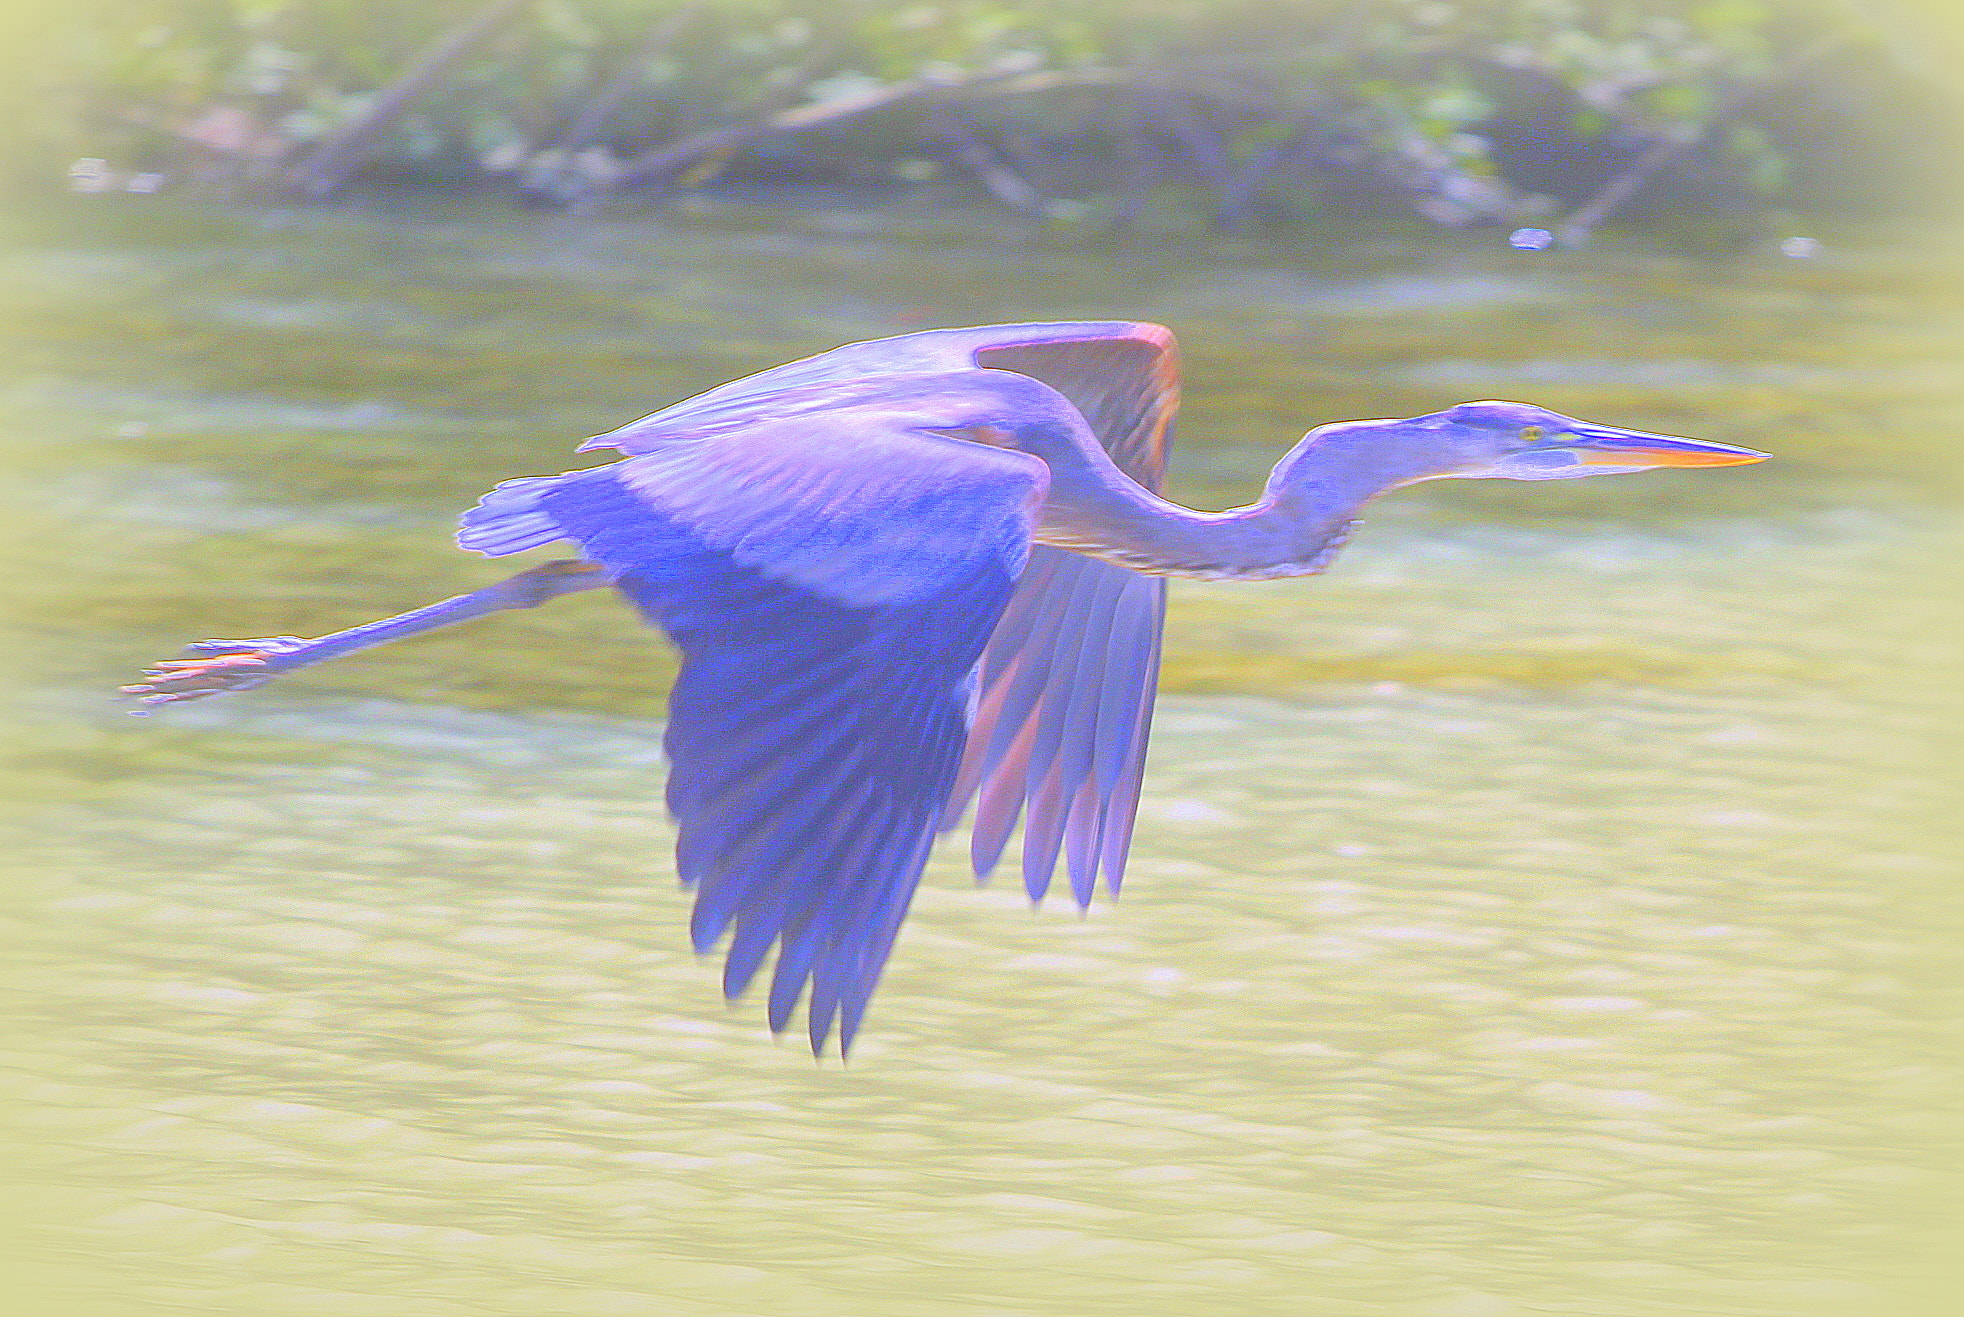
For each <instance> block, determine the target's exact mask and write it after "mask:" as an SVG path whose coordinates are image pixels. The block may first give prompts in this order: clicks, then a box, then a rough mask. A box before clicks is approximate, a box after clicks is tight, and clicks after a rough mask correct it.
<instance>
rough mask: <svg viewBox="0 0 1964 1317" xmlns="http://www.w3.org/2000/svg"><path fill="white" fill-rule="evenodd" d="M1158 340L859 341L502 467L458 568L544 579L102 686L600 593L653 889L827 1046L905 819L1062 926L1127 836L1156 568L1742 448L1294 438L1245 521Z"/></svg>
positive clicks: (463, 539) (178, 696)
mask: <svg viewBox="0 0 1964 1317" xmlns="http://www.w3.org/2000/svg"><path fill="white" fill-rule="evenodd" d="M1178 387H1179V370H1178V364H1177V359H1176V355H1175V348H1174V343H1173V338H1172V335H1171V334H1170V333H1168V332H1167V331H1166V330H1165V329H1163V328H1161V327H1159V326H1157V325H1148V324H1139V323H1133V322H1123V321H1112V322H1073V323H1063V324H1031V325H995V326H985V327H981V328H974V329H951V330H935V331H930V332H926V333H919V334H909V335H905V336H902V337H899V338H891V339H884V340H879V341H876V342H870V343H858V344H853V345H850V346H847V347H842V348H839V349H836V350H834V351H832V352H827V353H823V354H821V355H819V356H816V357H812V358H809V359H807V360H804V361H798V362H793V363H790V364H788V365H784V366H779V367H776V368H775V369H772V370H767V371H764V372H762V373H760V374H757V375H753V376H749V377H747V378H745V379H741V380H737V381H734V382H733V383H730V384H725V385H723V386H721V387H719V388H716V389H712V390H710V391H709V392H707V393H704V394H700V395H698V396H696V397H694V398H691V399H689V400H687V401H684V402H681V403H678V404H676V405H675V406H672V407H669V408H666V409H664V410H662V411H659V412H656V413H654V414H653V415H651V416H647V417H644V418H643V419H641V420H639V421H635V422H633V423H632V424H630V425H627V426H624V427H622V428H620V429H618V430H615V431H612V432H610V433H608V434H604V435H601V436H599V437H597V438H595V439H593V440H591V441H589V442H588V443H587V444H586V445H584V448H602V447H604V448H611V449H615V450H617V451H618V452H619V453H620V454H621V456H620V458H619V460H616V461H614V462H611V463H608V464H605V465H601V466H597V467H592V468H588V469H585V470H578V471H570V472H567V473H565V474H562V475H557V476H546V477H532V478H527V479H522V480H515V481H511V482H508V483H506V484H504V485H501V486H499V487H498V488H497V489H496V490H493V491H492V492H491V493H490V494H488V495H486V496H485V498H484V499H483V500H482V501H481V502H480V503H479V504H478V505H477V506H476V507H475V508H473V509H472V510H471V511H470V512H468V513H466V514H465V516H464V519H463V527H462V530H461V532H460V534H459V537H458V538H459V543H460V544H461V545H462V546H463V547H464V548H466V549H470V550H473V551H476V552H479V553H484V554H488V555H492V556H499V555H505V554H512V553H518V552H521V551H523V550H527V549H534V548H541V547H544V546H547V545H551V544H557V543H562V542H567V541H570V542H571V543H572V544H573V545H575V546H576V547H577V550H578V554H579V558H578V560H577V561H575V562H570V563H562V564H553V565H549V566H548V567H546V568H539V569H534V570H532V571H530V572H526V573H521V574H520V575H519V576H518V577H515V578H513V579H512V580H510V581H508V582H505V583H503V584H501V585H499V586H493V587H490V588H489V589H487V590H484V591H478V592H476V593H474V594H472V595H465V596H461V597H459V598H458V599H455V600H448V601H445V602H443V603H440V604H437V605H433V606H431V607H430V608H427V609H419V610H417V611H416V612H414V613H411V614H404V615H403V616H401V617H399V618H391V619H385V620H384V621H382V622H378V623H371V624H369V625H368V626H366V627H358V628H355V629H354V630H352V631H349V632H342V633H337V634H336V635H332V636H325V637H320V638H317V639H314V640H297V639H293V638H284V637H283V638H280V639H277V640H269V641H237V642H225V641H213V642H204V643H203V644H201V645H196V646H193V647H192V651H193V653H194V655H196V657H194V658H191V659H187V660H177V661H174V662H171V663H166V664H161V665H159V667H158V668H156V669H152V670H151V671H150V677H151V680H150V681H148V682H146V683H143V684H140V685H138V686H134V687H130V688H127V689H129V690H130V691H131V692H132V693H134V694H136V695H138V696H139V697H140V699H141V700H142V701H143V703H144V704H146V705H151V704H160V703H169V702H173V701H176V700H183V699H192V698H198V697H201V696H205V695H211V694H217V693H221V692H223V691H226V690H236V689H244V688H247V687H249V686H253V685H257V684H260V683H261V682H263V681H265V680H267V679H269V678H270V677H272V676H274V675H277V674H278V673H281V672H285V671H289V670H291V669H293V668H295V667H299V666H303V665H305V664H308V663H312V662H318V661H320V660H321V659H324V658H328V657H333V656H336V655H338V654H342V653H347V652H350V651H352V650H354V649H359V648H365V647H367V646H368V645H372V644H376V643H381V642H382V641H386V640H393V639H397V638H399V637H401V636H403V635H408V634H414V633H416V632H419V631H424V630H428V629H431V628H432V627H436V626H444V625H449V624H451V623H453V622H456V621H461V620H464V619H466V618H469V617H475V616H481V615H483V614H485V613H489V612H493V611H497V610H499V609H504V608H513V607H530V606H533V605H536V604H538V603H540V602H543V601H544V600H545V599H548V598H550V597H552V596H554V595H557V594H561V593H567V592H569V591H572V590H579V589H587V588H594V587H599V586H611V587H613V588H614V589H616V590H618V591H619V592H620V593H621V594H622V595H623V596H625V598H626V599H628V600H629V601H630V602H631V603H632V604H633V605H634V606H635V607H636V608H638V609H639V610H640V611H641V613H642V614H643V615H644V616H645V617H646V618H647V619H648V620H649V621H651V622H652V623H653V624H655V625H656V626H658V627H659V628H660V629H661V630H663V631H664V632H665V633H666V634H667V635H668V637H669V638H670V639H671V640H672V641H673V642H674V643H675V644H676V645H677V646H678V647H679V648H680V650H681V652H682V657H683V662H682V669H681V673H680V676H679V677H678V679H677V681H676V684H675V688H674V692H673V694H672V695H671V697H670V710H669V725H668V730H667V734H666V741H665V744H666V747H667V750H668V755H669V760H670V777H669V785H668V805H669V808H670V810H671V812H672V813H673V815H674V817H675V819H676V822H677V825H678V839H677V846H676V858H677V867H678V870H679V873H680V876H681V878H682V881H683V882H684V883H685V884H688V885H689V886H691V887H693V888H694V889H695V891H696V901H695V909H694V914H693V917H692V922H691V931H692V936H693V939H694V942H695V945H696V947H697V949H698V950H699V951H708V950H710V949H712V948H713V947H714V946H716V945H717V944H718V943H719V942H721V941H722V940H723V939H724V938H725V937H727V938H728V942H729V949H728V953H727V958H726V962H725V970H724V988H725V991H726V992H727V993H729V994H730V995H731V996H735V995H737V994H739V993H741V992H742V991H744V990H745V989H746V988H747V987H748V986H749V984H750V983H751V982H752V980H753V979H754V978H755V977H756V976H757V975H758V974H759V973H760V972H761V971H762V969H763V965H764V963H765V961H766V960H767V959H770V957H771V954H772V952H773V951H775V961H774V963H773V967H772V970H771V973H770V988H769V1008H768V1009H769V1018H770V1023H771V1026H772V1028H773V1029H777V1030H781V1029H783V1028H785V1027H786V1026H787V1025H788V1024H789V1022H790V1021H791V1019H792V1017H793V1015H794V1014H795V1012H796V1009H797V1007H798V1005H799V1003H800V1001H801V999H805V998H807V997H808V1001H806V1016H807V1032H808V1034H809V1037H810V1040H811V1045H812V1048H813V1050H814V1052H817V1051H820V1050H822V1049H823V1048H824V1046H825V1044H826V1040H827V1039H828V1037H830V1036H831V1035H832V1033H833V1030H834V1027H835V1025H836V1028H837V1032H838V1037H839V1040H840V1046H841V1048H842V1049H843V1048H845V1047H847V1046H849V1045H850V1042H851V1039H852V1037H853V1035H854V1033H855V1032H856V1031H857V1030H858V1028H859V1025H860V1022H861V1020H862V1017H863V1015H864V1012H865V1009H866V1004H867V1001H868V999H869V998H870V996H871V994H872V992H873V989H874V986H875V984H876V983H877V981H878V979H879V976H880V973H881V970H882V968H883V967H884V965H885V964H886V961H887V958H888V955H889V953H890V951H891V949H892V946H893V941H894V938H895V935H896V934H897V932H898V930H899V927H900V923H901V921H902V919H903V918H904V916H905V914H906V911H907V907H908V904H909V902H910V900H911V898H912V895H913V892H914V889H915V886H916V884H917V883H918V882H919V879H920V875H921V872H922V869H923V868H924V866H925V864H926V862H927V857H928V852H929V849H930V847H931V846H932V844H933V841H934V838H935V836H936V834H937V833H938V832H941V831H944V830H947V829H949V828H952V827H954V826H956V825H957V824H958V823H959V821H960V820H961V819H962V818H963V817H964V816H965V815H966V814H967V813H968V812H969V809H970V807H971V805H972V806H973V815H974V821H973V825H972V828H971V841H970V851H971V857H972V860H973V865H974V869H975V872H976V875H977V877H978V878H982V877H986V876H987V875H988V874H989V873H990V872H991V871H992V870H993V869H994V868H995V867H996V865H997V863H998V861H999V860H1000V858H1001V856H1002V854H1003V852H1004V851H1005V849H1006V848H1007V846H1008V844H1009V841H1010V838H1011V836H1012V834H1013V833H1014V831H1015V829H1016V827H1017V825H1018V823H1019V821H1020V823H1021V825H1022V832H1023V837H1022V848H1021V857H1020V859H1021V868H1022V873H1023V880H1024V884H1025V887H1026V888H1027V890H1028V892H1029V894H1030V896H1031V897H1032V898H1033V899H1036V898H1040V897H1042V896H1043V894H1044V893H1045V892H1046V891H1047V890H1048V888H1049V886H1050V885H1051V881H1052V876H1053V874H1054V873H1055V872H1056V870H1057V868H1058V867H1059V865H1060V864H1061V866H1062V867H1063V870H1064V873H1065V875H1066V878H1067V881H1068V883H1069V886H1070V889H1071V892H1072V895H1073V896H1074V897H1075V899H1076V900H1077V902H1078V903H1079V904H1080V905H1088V904H1089V903H1090V901H1091V900H1092V897H1093V894H1094V891H1095V889H1096V887H1097V885H1098V882H1099V879H1100V877H1101V876H1102V878H1103V881H1104V884H1105V886H1106V887H1107V888H1108V889H1109V890H1110V891H1112V892H1114V893H1115V892H1117V890H1118V888H1119V884H1120V880H1121V878H1122V876H1123V873H1124V865H1125V858H1126V853H1127V851H1128V849H1129V846H1130V841H1131V834H1132V824H1133V816H1134V813H1135V811H1136V807H1137V803H1138V797H1139V786H1140V778H1141V774H1142V771H1143V767H1144V758H1145V750H1146V738H1147V729H1148V726H1149V723H1150V720H1151V711H1152V701H1153V691H1154V686H1155V681H1156V676H1157V671H1158V664H1159V651H1160V633H1161V628H1162V623H1163V619H1164V616H1165V603H1166V594H1165V578H1167V577H1171V576H1185V577H1199V578H1204V579H1265V578H1271V577H1279V576H1302V575H1311V574H1314V573H1316V572H1318V571H1321V570H1322V569H1323V568H1324V567H1325V566H1326V565H1327V564H1328V563H1329V561H1330V559H1331V558H1332V557H1333V556H1334V554H1335V553H1336V551H1337V550H1338V548H1340V547H1341V545H1342V543H1343V541H1344V539H1345V537H1346V535H1347V534H1348V531H1349V528H1350V526H1351V524H1352V521H1353V519H1354V517H1355V515H1356V512H1357V510H1358V508H1359V507H1360V506H1361V505H1363V504H1364V503H1365V502H1367V501H1369V500H1370V499H1372V498H1374V497H1376V496H1377V495H1379V494H1381V493H1384V492H1385V491H1387V490H1390V489H1395V488H1398V487H1399V486H1402V485H1407V484H1412V483H1415V482H1418V481H1422V480H1431V479H1445V478H1481V477H1487V478H1508V479H1523V480H1545V479H1566V478H1572V477H1574V476H1580V475H1592V474H1611V473H1616V472H1622V471H1634V470H1644V469H1649V468H1651V467H1657V466H1693V465H1698V466H1705V465H1731V464H1737V463H1744V462H1753V461H1758V460H1761V459H1762V458H1763V457H1764V456H1765V455H1764V454H1761V453H1757V452H1754V451H1752V450H1750V449H1742V448H1737V447H1733V446H1730V445H1725V444H1714V443H1707V442H1703V441H1698V440H1689V439H1679V438H1674V437H1670V436H1662V435H1650V434H1644V433H1641V432H1638V431H1631V430H1620V429H1615V428H1612V427H1607V426H1600V425H1594V424H1590V423H1587V422H1581V421H1577V420H1575V419H1573V418H1571V417H1566V416H1562V415H1560V414H1558V413H1554V412H1550V411H1547V410H1545V409H1542V408H1538V407H1532V406H1529V405H1526V404H1521V403H1504V402H1483V403H1467V404H1461V405H1460V406H1458V407H1454V408H1451V409H1448V410H1447V411H1444V412H1439V413H1434V414H1432V415H1430V416H1424V417H1416V418H1411V419H1408V420H1401V421H1364V422H1350V423H1344V424H1338V425H1331V426H1324V427H1321V428H1320V429H1318V430H1314V431H1312V432H1310V434H1309V435H1308V436H1307V437H1305V438H1304V440H1303V441H1302V442H1301V443H1299V444H1297V445H1296V447H1295V448H1294V449H1292V450H1291V451H1290V452H1289V453H1288V454H1287V455H1286V456H1284V458H1283V459H1282V460H1281V461H1280V462H1279V463H1277V465H1276V467H1275V470H1274V472H1273V473H1272V474H1271V476H1270V479H1269V482H1268V486H1267V489H1266V490H1265V491H1264V493H1263V496H1262V497H1261V499H1259V500H1257V501H1256V502H1255V503H1252V504H1250V505H1248V506H1247V507H1242V508H1234V509H1229V510H1227V511H1225V512H1196V511H1194V510H1192V509H1189V508H1184V507H1181V506H1179V505H1177V504H1174V503H1170V502H1168V501H1166V500H1165V499H1163V498H1161V497H1160V496H1159V492H1158V491H1159V488H1160V484H1161V479H1162V477H1163V474H1164V471H1165V465H1166V451H1167V443H1168V436H1169V431H1170V427H1171V423H1172V419H1173V414H1174V411H1175V409H1176V407H1177V403H1178Z"/></svg>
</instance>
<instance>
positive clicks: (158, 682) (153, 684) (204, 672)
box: [122, 636, 310, 713]
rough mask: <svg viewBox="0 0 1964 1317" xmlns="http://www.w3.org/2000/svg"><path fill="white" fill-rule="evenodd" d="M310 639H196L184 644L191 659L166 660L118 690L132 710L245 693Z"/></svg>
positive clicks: (280, 668)
mask: <svg viewBox="0 0 1964 1317" xmlns="http://www.w3.org/2000/svg"><path fill="white" fill-rule="evenodd" d="M309 643H310V642H309V641H306V640H303V639H301V638H300V637H299V636H268V637H266V638H264V639H261V640H199V641H194V642H193V643H191V644H189V645H186V646H185V647H184V650H185V652H186V653H187V654H190V655H192V656H193V657H190V658H181V659H164V660H163V661H162V662H160V663H158V664H157V665H156V666H155V667H152V668H145V669H144V670H143V675H144V676H145V677H148V678H149V679H150V680H148V681H142V682H137V683H135V684H133V685H129V686H124V687H123V688H122V692H123V694H125V695H128V696H132V697H133V698H134V699H135V701H136V705H137V707H136V708H134V709H132V710H131V711H130V712H132V713H148V712H149V711H150V710H151V709H154V708H156V707H158V706H159V705H165V704H177V703H180V702H182V701H184V700H202V699H204V698H205V697H206V696H209V695H228V694H231V693H232V692H233V691H249V690H252V689H253V688H254V687H256V686H264V685H265V684H266V683H267V682H269V681H271V680H272V679H273V678H275V677H277V676H279V675H280V674H281V673H282V672H285V671H286V670H287V668H288V666H289V665H287V664H284V663H282V662H280V660H281V659H283V658H285V657H287V656H289V655H292V654H295V653H298V652H299V651H301V650H303V649H305V648H306V647H307V646H308V644H309Z"/></svg>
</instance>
